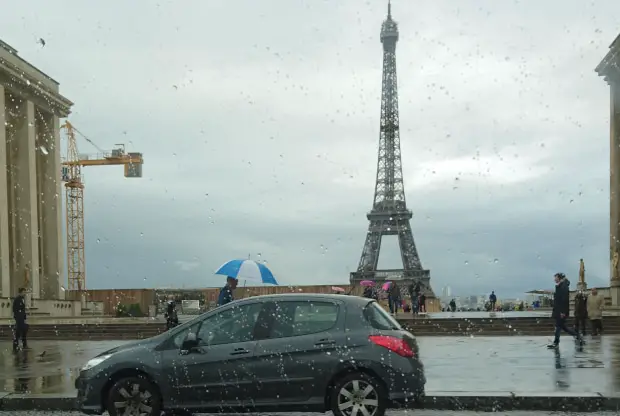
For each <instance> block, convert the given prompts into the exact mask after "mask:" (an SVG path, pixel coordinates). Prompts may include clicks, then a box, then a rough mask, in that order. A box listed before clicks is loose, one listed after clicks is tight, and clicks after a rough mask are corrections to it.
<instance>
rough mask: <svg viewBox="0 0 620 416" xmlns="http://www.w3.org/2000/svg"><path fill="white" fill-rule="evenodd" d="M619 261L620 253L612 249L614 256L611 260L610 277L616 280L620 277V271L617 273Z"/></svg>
mask: <svg viewBox="0 0 620 416" xmlns="http://www.w3.org/2000/svg"><path fill="white" fill-rule="evenodd" d="M619 261H620V255H619V254H618V250H617V249H616V251H614V256H613V258H612V261H611V279H612V280H618V279H620V273H618V262H619Z"/></svg>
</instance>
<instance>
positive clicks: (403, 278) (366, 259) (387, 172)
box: [350, 2, 435, 297]
mask: <svg viewBox="0 0 620 416" xmlns="http://www.w3.org/2000/svg"><path fill="white" fill-rule="evenodd" d="M397 42H398V25H397V24H396V22H395V21H394V20H393V19H392V5H391V3H390V2H388V15H387V19H386V20H385V21H384V22H383V25H382V26H381V43H382V44H383V83H382V92H381V122H380V130H379V131H380V133H379V157H378V161H377V181H376V184H375V196H374V201H373V205H372V210H371V211H370V212H369V213H368V214H367V216H366V217H367V218H368V221H370V225H369V227H368V234H367V235H366V242H365V243H364V249H363V250H362V257H361V259H360V262H359V265H358V267H357V271H356V272H353V273H351V276H350V281H351V284H359V282H361V281H362V280H373V281H375V282H382V281H387V280H390V281H399V283H404V284H409V283H411V282H416V283H419V284H420V288H421V289H422V292H424V293H425V294H426V295H427V296H432V297H434V296H435V295H434V293H433V290H432V289H431V286H430V277H431V276H430V271H429V270H425V269H423V268H422V263H421V262H420V257H419V256H418V250H417V248H416V246H415V241H414V240H413V232H412V231H411V224H410V220H411V218H412V217H413V214H412V212H411V211H410V210H409V209H407V203H406V202H405V189H404V186H403V171H402V161H401V154H400V133H399V117H398V88H397V77H396V43H397ZM385 235H397V236H398V242H399V247H400V256H401V259H402V262H403V268H402V269H390V270H377V264H378V261H379V252H380V251H381V239H382V237H383V236H385ZM401 286H402V285H401Z"/></svg>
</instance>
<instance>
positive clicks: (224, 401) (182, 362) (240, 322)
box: [171, 302, 262, 408]
mask: <svg viewBox="0 0 620 416" xmlns="http://www.w3.org/2000/svg"><path fill="white" fill-rule="evenodd" d="M261 307H262V304H261V303H260V302H252V303H242V304H231V305H230V306H229V307H226V308H223V309H222V310H221V311H218V312H217V313H215V314H213V315H211V316H209V317H207V318H205V319H204V320H203V321H202V322H200V324H199V325H197V327H196V329H195V331H196V333H195V336H196V337H197V341H198V347H197V348H194V349H192V350H191V351H181V349H180V348H179V350H178V352H177V354H176V355H175V356H174V359H173V362H172V363H171V365H172V369H171V370H172V372H173V373H174V374H175V387H176V388H175V389H174V390H176V392H177V395H176V396H177V397H176V398H175V399H176V400H175V402H177V403H180V404H182V405H183V406H187V407H195V408H200V407H209V406H224V407H225V406H226V405H231V406H232V405H243V401H244V400H245V399H246V398H247V397H252V396H254V395H255V383H254V375H253V374H252V371H251V369H250V368H249V367H250V363H251V361H252V360H253V359H254V349H255V346H256V341H254V339H253V333H254V326H255V324H256V321H257V318H258V313H259V311H260V309H261Z"/></svg>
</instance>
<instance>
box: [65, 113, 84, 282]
mask: <svg viewBox="0 0 620 416" xmlns="http://www.w3.org/2000/svg"><path fill="white" fill-rule="evenodd" d="M61 128H64V129H66V131H67V159H66V162H65V163H63V171H62V178H63V180H64V182H65V198H66V199H65V204H66V205H65V207H66V214H67V279H68V282H67V283H68V287H67V289H68V290H77V291H82V290H85V289H86V263H85V252H84V183H83V182H82V166H81V165H80V164H79V163H77V162H79V160H80V156H79V153H78V148H77V141H76V138H75V130H74V128H73V125H72V124H71V123H70V122H69V121H66V122H65V123H64V124H63V125H62V126H61Z"/></svg>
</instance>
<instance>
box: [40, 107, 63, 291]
mask: <svg viewBox="0 0 620 416" xmlns="http://www.w3.org/2000/svg"><path fill="white" fill-rule="evenodd" d="M36 119H37V122H36V132H37V137H36V140H37V143H36V147H37V152H36V161H37V184H38V221H39V229H40V239H41V242H40V250H41V252H40V253H39V258H40V266H41V274H40V276H39V279H40V281H41V298H42V299H58V298H59V291H60V282H59V278H60V274H61V270H60V269H61V264H62V253H63V247H62V242H63V240H62V234H61V233H62V229H61V225H60V224H61V222H60V220H61V219H60V217H61V210H62V206H61V188H60V143H59V140H57V136H58V129H59V127H58V117H56V116H54V115H52V114H50V113H46V112H44V111H41V110H38V111H37V117H36Z"/></svg>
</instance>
